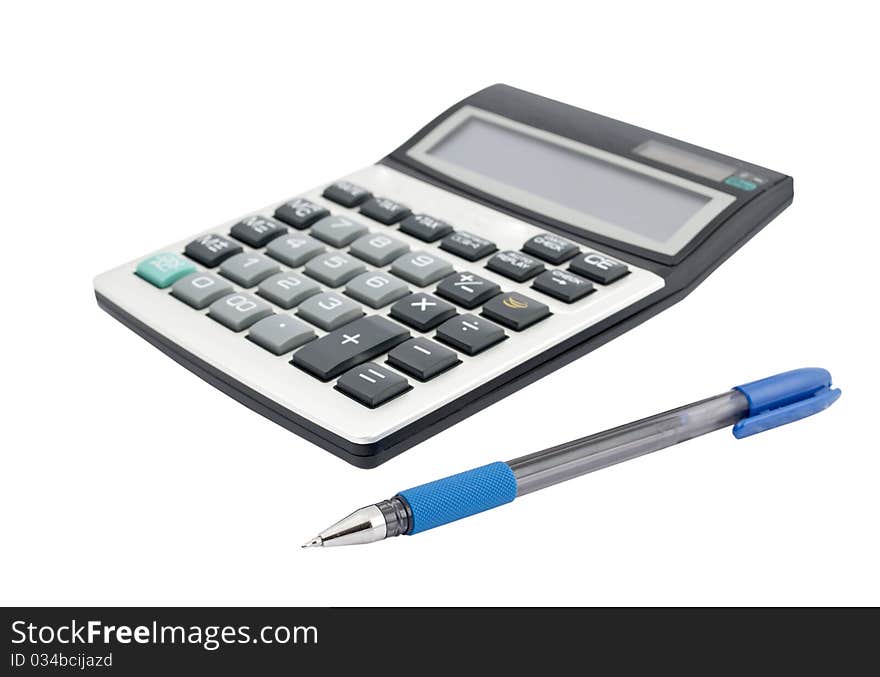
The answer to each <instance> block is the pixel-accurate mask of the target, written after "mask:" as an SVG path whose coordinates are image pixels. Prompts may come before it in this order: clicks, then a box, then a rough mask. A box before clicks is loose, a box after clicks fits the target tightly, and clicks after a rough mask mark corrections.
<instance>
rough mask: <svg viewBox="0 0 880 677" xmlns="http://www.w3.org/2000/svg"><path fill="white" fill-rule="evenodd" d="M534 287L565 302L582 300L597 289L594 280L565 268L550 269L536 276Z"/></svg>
mask: <svg viewBox="0 0 880 677" xmlns="http://www.w3.org/2000/svg"><path fill="white" fill-rule="evenodd" d="M532 289H537V290H538V291H540V292H544V293H545V294H547V295H548V296H552V297H553V298H555V299H559V300H560V301H565V303H574V302H575V301H580V300H581V299H582V298H584V297H585V296H587V295H588V294H592V293H593V292H594V291H595V288H594V287H593V284H592V282H588V281H587V280H585V279H584V278H582V277H581V276H579V275H575V274H574V273H569V272H567V271H565V270H548V271H545V272H543V273H541V274H540V275H538V277H536V278H535V281H534V282H533V283H532Z"/></svg>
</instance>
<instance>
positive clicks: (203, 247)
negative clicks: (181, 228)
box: [183, 234, 241, 268]
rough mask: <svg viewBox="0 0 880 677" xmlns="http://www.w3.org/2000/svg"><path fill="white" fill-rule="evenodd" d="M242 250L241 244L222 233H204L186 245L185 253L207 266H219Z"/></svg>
mask: <svg viewBox="0 0 880 677" xmlns="http://www.w3.org/2000/svg"><path fill="white" fill-rule="evenodd" d="M239 252H241V245H240V244H238V243H236V242H233V241H232V240H228V239H227V238H225V237H223V236H222V235H214V234H211V235H203V236H202V237H200V238H197V239H195V240H193V241H192V242H190V243H189V244H188V245H186V249H184V250H183V253H184V254H186V255H187V256H188V257H190V258H191V259H193V260H194V261H197V262H198V263H201V264H202V265H203V266H205V268H213V267H214V266H219V265H220V264H221V263H223V261H225V260H226V259H228V258H229V257H230V256H234V255H235V254H238V253H239Z"/></svg>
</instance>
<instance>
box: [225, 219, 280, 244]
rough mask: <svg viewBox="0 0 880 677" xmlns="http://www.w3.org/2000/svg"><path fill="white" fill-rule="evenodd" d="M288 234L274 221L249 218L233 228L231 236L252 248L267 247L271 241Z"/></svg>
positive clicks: (230, 232)
mask: <svg viewBox="0 0 880 677" xmlns="http://www.w3.org/2000/svg"><path fill="white" fill-rule="evenodd" d="M286 232H287V228H285V227H284V226H282V225H281V224H280V223H275V222H274V221H273V220H272V219H267V218H266V217H265V216H249V217H248V218H246V219H244V220H242V221H239V222H238V223H236V224H235V225H234V226H232V230H230V231H229V234H230V235H232V237H234V238H235V239H236V240H241V241H242V242H244V243H245V244H247V245H250V246H251V247H265V246H266V245H267V244H268V243H269V242H270V241H272V240H274V239H275V238H276V237H278V236H279V235H284V233H286Z"/></svg>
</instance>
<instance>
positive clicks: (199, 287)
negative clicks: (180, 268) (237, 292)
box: [171, 273, 232, 310]
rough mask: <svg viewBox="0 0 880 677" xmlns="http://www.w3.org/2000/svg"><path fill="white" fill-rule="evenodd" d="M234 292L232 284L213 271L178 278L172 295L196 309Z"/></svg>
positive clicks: (205, 306) (172, 289)
mask: <svg viewBox="0 0 880 677" xmlns="http://www.w3.org/2000/svg"><path fill="white" fill-rule="evenodd" d="M231 293H232V285H231V284H229V283H228V282H227V281H226V280H222V279H220V278H219V277H217V276H216V275H212V274H211V273H193V274H192V275H187V276H186V277H184V278H183V279H181V280H178V281H177V282H176V283H175V284H174V286H173V287H172V288H171V295H172V296H173V297H174V298H176V299H179V300H181V301H183V302H184V303H186V304H187V305H189V306H192V307H193V308H195V309H196V310H201V309H202V308H207V307H208V306H209V305H211V304H212V303H214V301H216V300H217V299H219V298H222V297H224V296H226V295H227V294H231Z"/></svg>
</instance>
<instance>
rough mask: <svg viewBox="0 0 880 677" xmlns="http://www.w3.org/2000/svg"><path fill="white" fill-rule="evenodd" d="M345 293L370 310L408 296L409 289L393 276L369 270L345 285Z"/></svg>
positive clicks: (404, 283)
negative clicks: (364, 304)
mask: <svg viewBox="0 0 880 677" xmlns="http://www.w3.org/2000/svg"><path fill="white" fill-rule="evenodd" d="M345 293H346V294H348V295H349V296H351V298H353V299H357V300H358V301H360V302H361V303H366V304H367V305H368V306H370V308H381V307H383V306H387V305H388V304H389V303H393V302H394V301H396V300H397V299H399V298H400V297H402V296H406V295H407V294H409V287H407V286H406V282H404V281H403V280H401V279H400V278H397V277H394V275H389V274H388V273H382V272H380V271H378V270H371V271H367V272H366V273H361V274H360V275H358V276H357V277H356V278H354V279H353V280H351V281H350V282H349V283H348V284H347V285H345Z"/></svg>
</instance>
